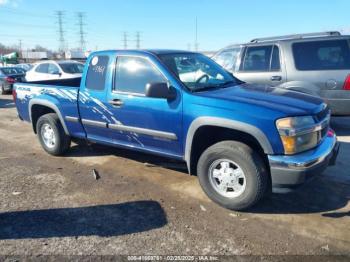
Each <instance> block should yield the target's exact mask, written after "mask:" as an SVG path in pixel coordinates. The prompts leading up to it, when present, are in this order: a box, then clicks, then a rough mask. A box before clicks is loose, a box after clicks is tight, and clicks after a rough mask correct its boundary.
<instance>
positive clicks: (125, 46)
mask: <svg viewBox="0 0 350 262" xmlns="http://www.w3.org/2000/svg"><path fill="white" fill-rule="evenodd" d="M122 42H123V46H124V49H128V33H127V32H123V40H122Z"/></svg>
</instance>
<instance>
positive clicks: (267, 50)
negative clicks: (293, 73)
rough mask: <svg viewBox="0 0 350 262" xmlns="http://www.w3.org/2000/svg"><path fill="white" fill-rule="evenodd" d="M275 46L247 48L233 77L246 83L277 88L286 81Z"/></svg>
mask: <svg viewBox="0 0 350 262" xmlns="http://www.w3.org/2000/svg"><path fill="white" fill-rule="evenodd" d="M280 57H281V56H280V48H279V47H278V46H277V45H258V46H247V47H245V49H244V51H243V55H242V57H241V62H240V65H239V67H238V69H237V71H236V72H235V73H234V75H235V76H236V77H237V78H238V79H240V80H242V81H245V82H247V83H253V84H268V85H271V86H278V85H280V84H282V83H283V82H285V81H286V72H285V68H284V66H283V64H282V63H281V59H280Z"/></svg>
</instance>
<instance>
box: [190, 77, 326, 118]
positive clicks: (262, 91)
mask: <svg viewBox="0 0 350 262" xmlns="http://www.w3.org/2000/svg"><path fill="white" fill-rule="evenodd" d="M195 94H196V95H199V96H201V97H207V98H213V99H215V100H216V99H220V100H223V101H227V102H229V101H232V102H239V103H246V104H252V105H255V106H260V107H264V108H268V109H271V110H275V111H278V112H281V113H284V114H286V115H308V114H316V113H318V112H319V111H321V110H322V109H323V108H324V101H323V100H322V99H321V98H318V97H314V96H311V95H307V94H303V93H300V92H295V91H291V90H286V89H283V88H278V87H271V86H269V85H255V84H246V83H244V84H241V85H235V86H231V87H226V88H221V89H216V90H208V91H203V92H198V93H195ZM215 104H216V105H218V106H220V107H229V106H230V103H215ZM228 109H229V108H228Z"/></svg>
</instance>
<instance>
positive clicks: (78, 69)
mask: <svg viewBox="0 0 350 262" xmlns="http://www.w3.org/2000/svg"><path fill="white" fill-rule="evenodd" d="M59 65H60V67H61V68H62V70H63V72H65V73H68V74H81V73H83V70H84V66H83V65H82V64H80V63H59Z"/></svg>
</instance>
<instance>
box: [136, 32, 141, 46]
mask: <svg viewBox="0 0 350 262" xmlns="http://www.w3.org/2000/svg"><path fill="white" fill-rule="evenodd" d="M135 42H136V49H140V48H141V33H140V31H137V32H136V39H135Z"/></svg>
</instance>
